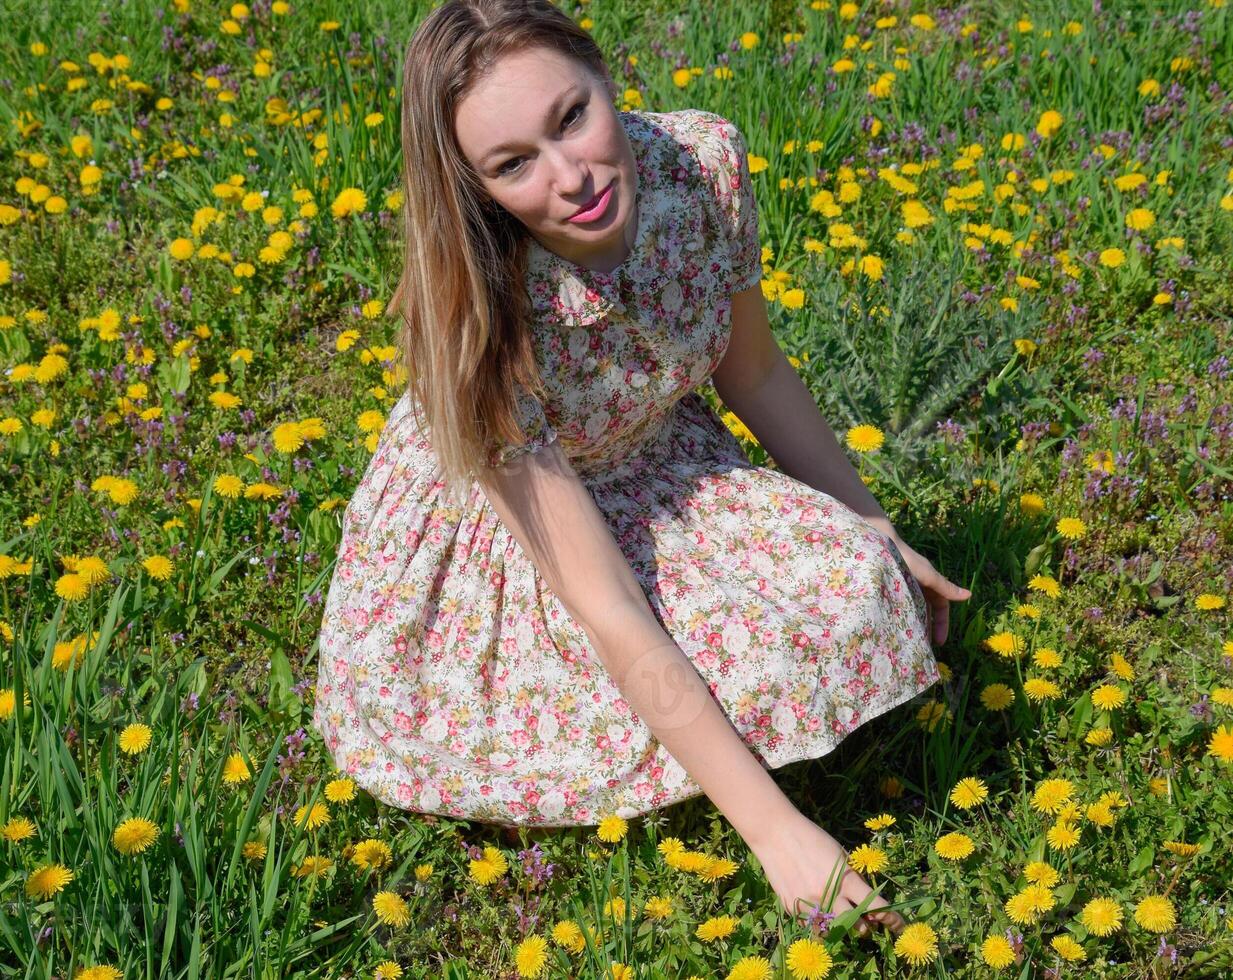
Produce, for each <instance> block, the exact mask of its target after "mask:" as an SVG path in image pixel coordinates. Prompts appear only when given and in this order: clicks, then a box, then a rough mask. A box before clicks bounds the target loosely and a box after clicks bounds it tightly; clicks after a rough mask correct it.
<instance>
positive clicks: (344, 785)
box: [325, 779, 355, 803]
mask: <svg viewBox="0 0 1233 980" xmlns="http://www.w3.org/2000/svg"><path fill="white" fill-rule="evenodd" d="M325 798H326V799H327V800H329V801H330V802H331V803H350V802H351V801H352V800H354V799H355V781H354V780H351V779H332V780H330V781H329V782H328V783H326V784H325Z"/></svg>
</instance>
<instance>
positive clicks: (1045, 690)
mask: <svg viewBox="0 0 1233 980" xmlns="http://www.w3.org/2000/svg"><path fill="white" fill-rule="evenodd" d="M1023 693H1024V694H1026V695H1027V698H1028V700H1029V701H1054V700H1056V699H1058V698H1060V697H1061V696H1062V689H1061V688H1060V687H1058V686H1057V685H1056V684H1055V683H1054V682H1053V681H1051V680H1049V679H1048V678H1045V677H1029V678H1028V679H1027V680H1026V681H1024V682H1023Z"/></svg>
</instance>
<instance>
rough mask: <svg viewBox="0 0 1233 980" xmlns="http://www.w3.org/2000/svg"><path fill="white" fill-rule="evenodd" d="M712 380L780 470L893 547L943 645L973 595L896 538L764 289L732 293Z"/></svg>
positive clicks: (936, 640) (754, 287)
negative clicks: (953, 608)
mask: <svg viewBox="0 0 1233 980" xmlns="http://www.w3.org/2000/svg"><path fill="white" fill-rule="evenodd" d="M711 381H712V383H713V384H714V385H715V391H716V393H717V394H718V395H719V397H720V398H721V399H722V400H723V403H724V404H725V405H726V406H727V407H728V408H730V409H731V410H732V411H733V412H734V413H735V414H736V416H737V418H739V419H740V420H741V421H742V422H744V423H745V425H746V426H748V428H749V431H750V432H752V433H753V434H754V437H755V438H756V439H757V440H758V443H759V444H760V445H761V446H762V447H763V448H764V449H765V450H766V451H767V452H768V453H770V455H771V456H772V457H773V458H774V460H775V462H776V464H777V465H778V466H779V468H780V470H782V471H783V472H784V473H786V474H787V475H788V476H790V477H792V478H793V479H796V480H799V481H801V482H802V483H805V484H807V485H809V486H811V487H813V488H814V489H815V490H820V491H822V492H823V493H827V494H830V496H832V497H834V498H835V499H836V500H839V501H842V502H843V503H844V504H846V505H847V506H848V507H850V508H852V510H854V511H856V513H858V514H860V515H861V517H863V518H864V519H865V520H866V521H868V522H869V523H870V524H871V525H873V526H874V527H876V528H877V529H878V530H879V531H881V532H882V533H883V534H884V535H886V536H887V537H888V538H890V540H891V541H892V542H894V544H895V547H896V548H898V549H899V553H900V554H901V555H903V558H904V560H905V562H906V563H907V565H908V568H909V570H910V571H911V572H912V574H913V576H914V577H915V578H916V579H917V581H918V582H919V583H920V585H921V590H922V591H923V592H924V593H925V598H926V600H927V601H928V603H929V607H930V609H931V611H932V613H933V635H934V642H936V643H938V644H941V643H943V642H944V641H945V639H946V631H947V625H948V620H949V607H948V603H949V602H950V601H952V600H953V601H961V600H963V599H966V598H968V597H969V596H971V594H972V593H971V592H970V591H968V590H967V589H962V588H960V587H959V586H957V585H955V584H954V583H952V582H949V581H948V580H947V579H945V578H944V577H943V576H942V575H941V574H940V573H939V572H938V571H937V570H936V569H934V567H933V565H932V564H931V563H930V562H929V561H928V560H927V559H926V558H924V557H923V556H922V555H920V554H919V553H918V552H916V551H915V550H914V549H913V548H911V547H910V546H909V545H908V544H907V543H906V542H905V541H904V540H903V539H902V538H901V537H900V536H899V533H898V531H896V530H895V528H894V526H893V525H892V524H891V522H890V519H889V518H888V517H887V516H886V512H885V511H884V510H883V509H882V507H881V505H880V504H879V503H878V501H877V498H875V497H874V495H873V494H872V493H870V492H869V488H868V487H866V486H865V484H864V482H863V481H862V480H861V478H860V474H859V473H857V471H856V469H855V468H854V467H853V466H852V464H851V462H850V461H849V460H848V457H847V455H846V454H845V453H844V451H843V449H842V447H840V445H839V440H838V439H837V438H836V437H835V433H834V432H833V431H832V430H831V427H830V426H829V425H828V424H827V422H826V419H824V418H823V417H822V413H821V411H819V409H818V405H817V403H816V402H815V401H814V398H813V395H811V394H810V393H809V389H808V388H807V387H806V386H805V382H804V381H802V380H801V377H800V375H799V374H797V372H796V369H795V368H794V367H793V366H792V364H791V363H790V362H789V361H788V359H787V358H786V357H785V356H784V353H783V351H782V350H781V349H780V347H779V344H778V342H777V341H776V340H775V336H774V334H772V333H771V327H770V322H769V319H768V317H767V310H766V299H765V298H764V297H763V295H762V287H761V285H760V284H759V285H756V286H752V287H751V288H749V289H743V290H741V291H740V292H737V293H733V294H732V329H731V336H730V339H729V341H728V349H727V351H725V353H724V356H723V360H721V361H720V362H719V366H718V367H716V369H715V372H714V374H713V375H712V378H711Z"/></svg>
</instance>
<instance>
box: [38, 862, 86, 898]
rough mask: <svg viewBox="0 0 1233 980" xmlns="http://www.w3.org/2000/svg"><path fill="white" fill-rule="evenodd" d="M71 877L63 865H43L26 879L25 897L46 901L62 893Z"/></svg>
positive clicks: (71, 873)
mask: <svg viewBox="0 0 1233 980" xmlns="http://www.w3.org/2000/svg"><path fill="white" fill-rule="evenodd" d="M73 877H74V875H73V872H72V871H70V870H69V869H68V868H66V867H65V866H64V865H63V864H44V865H42V866H40V867H38V868H36V869H35V870H34V871H32V872H30V876H29V877H28V878H27V879H26V897H27V898H39V899H42V900H43V901H46V900H47V899H49V898H51V897H52V896H53V895H57V894H59V893H60V892H62V891H63V890H64V886H65V885H67V884H68V883H69V882H70V881H72V880H73Z"/></svg>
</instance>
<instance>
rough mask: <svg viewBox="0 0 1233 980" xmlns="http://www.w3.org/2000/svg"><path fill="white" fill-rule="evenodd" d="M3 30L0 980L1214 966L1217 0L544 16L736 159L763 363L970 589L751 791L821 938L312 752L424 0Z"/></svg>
mask: <svg viewBox="0 0 1233 980" xmlns="http://www.w3.org/2000/svg"><path fill="white" fill-rule="evenodd" d="M0 6H3V8H4V12H5V17H4V25H5V26H4V30H3V32H2V33H0V123H2V125H3V129H2V130H0V366H2V367H3V372H2V374H0V458H2V460H3V468H0V978H24V980H35V978H37V980H68V978H85V980H116V978H121V977H122V978H125V980H137V978H142V980H156V978H157V980H197V978H219V980H222V978H240V977H244V978H259V980H273V978H327V977H328V978H337V977H345V978H360V977H363V978H376V980H390V978H397V977H405V978H421V977H432V978H438V977H440V978H445V980H462V978H482V977H491V978H501V980H513V978H522V977H541V978H575V977H586V978H600V977H603V978H612V980H633V978H659V977H663V978H672V980H678V978H681V980H686V978H702V980H767V978H772V977H774V978H791V980H817V978H821V977H833V978H856V977H926V976H933V977H943V976H945V977H956V978H985V977H1015V978H1020V980H1023V978H1029V977H1047V978H1064V977H1076V978H1078V977H1097V978H1105V977H1108V978H1113V977H1117V978H1123V977H1126V978H1131V977H1134V978H1143V977H1213V978H1215V977H1230V976H1233V895H1231V894H1230V886H1229V882H1230V879H1231V878H1233V854H1231V853H1230V847H1229V839H1230V835H1229V831H1228V825H1229V824H1230V822H1233V620H1231V617H1230V612H1231V611H1230V604H1229V599H1230V592H1231V591H1233V502H1231V501H1230V489H1231V487H1233V380H1231V375H1233V363H1231V362H1230V357H1231V354H1230V351H1231V348H1233V258H1231V256H1233V96H1231V94H1230V93H1231V92H1233V10H1231V9H1230V7H1229V6H1228V5H1227V4H1226V0H1159V2H1154V3H1150V4H1149V3H1140V2H1136V0H1117V2H1112V0H1103V2H1102V0H1089V2H1085V3H1074V2H1071V0H1059V2H1053V3H1041V2H1037V0H1028V2H1024V3H1017V4H1010V3H999V2H995V0H980V2H975V3H970V4H963V5H960V6H955V7H949V8H943V7H933V6H929V5H926V4H923V3H918V2H915V0H912V2H896V3H890V2H887V3H864V4H858V3H849V2H845V3H836V2H833V0H813V2H809V0H794V2H787V0H769V2H767V0H741V2H712V3H705V4H704V3H686V2H680V0H677V2H675V3H671V2H666V0H590V2H586V3H579V4H577V5H573V4H569V5H566V6H563V7H562V9H564V10H566V11H567V12H568V13H569V14H570V15H571V16H573V17H575V18H576V19H577V20H578V21H579V22H580V23H581V24H582V25H583V26H584V27H586V28H587V29H588V30H590V31H591V32H592V33H593V35H594V36H595V38H596V39H597V41H598V42H599V44H600V46H601V47H602V48H603V50H604V52H605V54H606V55H607V57H608V59H609V64H610V66H611V69H612V72H613V75H614V78H615V79H616V81H617V83H618V87H619V88H620V89H622V91H623V94H622V100H621V104H620V106H619V108H621V109H624V110H630V109H641V110H647V111H668V110H673V109H679V108H684V107H691V106H692V107H700V108H704V109H708V110H711V111H714V112H718V113H720V114H721V115H723V116H725V117H727V118H729V119H731V120H732V121H733V122H735V123H736V124H737V125H738V126H739V127H740V129H741V131H742V133H743V134H744V135H745V136H746V138H747V140H748V144H749V164H750V170H751V173H752V174H753V181H754V185H755V189H756V196H757V199H758V204H759V209H760V217H761V237H762V243H763V246H764V248H763V255H762V258H763V268H764V274H765V275H764V279H763V283H762V285H763V290H764V293H765V295H766V297H767V300H768V305H769V308H770V313H771V319H772V325H773V328H774V330H775V333H776V336H777V338H778V339H779V342H780V344H781V346H782V347H783V349H784V351H785V352H786V353H788V354H789V355H790V356H791V358H792V363H793V364H794V365H795V366H796V367H797V368H798V369H799V371H800V373H801V376H802V377H803V378H804V379H805V380H806V382H807V384H808V386H809V388H810V390H811V391H812V392H813V393H814V394H815V395H816V397H817V400H818V404H819V406H820V407H821V408H822V410H823V414H824V415H825V417H826V418H827V419H828V420H829V421H830V423H831V425H832V426H833V427H834V428H835V430H836V432H837V433H839V434H840V435H841V436H846V439H845V445H846V446H847V448H848V449H849V451H850V452H851V456H852V458H853V460H854V463H855V464H856V465H858V466H859V468H860V471H861V473H862V475H863V476H864V477H865V479H866V481H867V482H868V483H869V485H870V487H871V489H872V490H873V491H874V493H875V494H876V495H877V497H878V499H879V500H880V501H881V503H882V505H883V507H884V508H885V509H886V511H887V513H888V515H889V516H890V518H891V520H892V522H893V523H894V524H895V526H896V528H898V530H899V531H900V533H901V534H902V535H903V537H904V538H905V540H907V541H908V542H909V543H911V544H912V545H913V547H915V548H917V549H919V550H920V551H921V552H922V553H924V554H926V555H927V556H928V557H929V558H930V559H931V560H932V561H933V562H934V564H935V565H936V566H937V567H938V569H939V570H940V571H941V572H942V573H943V574H944V575H946V576H947V577H948V578H950V579H951V580H953V581H955V582H957V583H959V584H960V585H963V586H966V587H969V588H971V589H972V590H973V593H974V594H973V596H972V598H971V599H970V600H969V601H968V602H965V603H960V604H957V605H954V606H952V621H951V626H950V636H949V638H948V640H947V642H946V644H945V645H944V646H943V647H941V648H940V649H939V650H938V656H939V659H940V661H942V662H943V664H944V668H943V674H944V680H943V682H942V683H941V684H939V685H937V686H936V687H935V688H933V689H931V690H930V691H929V692H927V693H926V694H925V695H922V696H921V697H920V698H919V699H917V700H916V701H914V702H912V703H910V704H908V705H905V706H904V707H902V708H900V709H897V710H896V711H895V712H893V713H891V714H890V715H887V716H884V717H882V718H880V719H878V720H877V721H875V722H872V723H870V724H869V725H866V726H865V727H863V728H861V729H860V730H858V731H857V732H856V733H855V734H853V735H852V736H850V737H849V738H848V739H847V740H846V741H845V742H844V743H843V744H842V745H841V747H840V748H839V749H838V750H837V751H836V752H834V753H833V754H832V755H830V756H827V757H825V758H824V759H820V760H808V761H806V762H802V763H797V764H794V765H791V766H787V767H784V768H783V769H781V770H777V771H776V776H777V779H778V780H779V781H780V784H781V785H782V786H783V787H784V789H785V791H786V792H787V793H788V795H789V796H790V797H791V798H792V800H793V801H794V802H795V803H797V805H798V806H799V807H800V808H801V809H802V811H804V812H805V813H806V814H807V815H809V816H810V817H811V818H813V819H816V820H817V821H818V822H819V823H820V824H821V825H822V826H823V827H825V828H827V829H828V830H829V831H831V832H832V833H833V834H835V836H836V837H838V838H839V839H840V840H841V841H842V842H843V843H844V844H845V846H847V847H848V848H849V850H850V851H851V853H852V860H853V863H854V864H855V866H856V867H857V869H858V870H860V871H861V872H862V874H864V875H865V876H866V877H867V879H868V880H870V881H871V882H872V883H873V884H875V885H876V886H881V887H882V889H883V894H884V895H885V896H886V897H887V898H888V899H889V900H891V901H892V902H893V903H894V904H895V906H896V907H897V908H898V909H900V911H901V913H902V915H903V916H904V918H905V919H906V920H907V921H908V922H909V923H910V926H909V927H908V929H906V930H905V931H904V932H903V934H902V935H900V936H898V937H896V936H895V935H893V934H891V933H888V932H886V931H885V930H877V931H875V932H874V934H873V936H872V937H869V938H865V939H861V938H859V937H858V936H857V935H856V933H855V931H854V930H853V921H852V918H851V917H850V916H845V917H840V918H838V919H836V918H834V917H832V916H829V915H827V914H826V913H825V910H819V912H818V914H816V915H815V916H813V917H812V918H811V920H810V921H809V922H807V923H802V922H796V923H793V922H791V921H789V920H788V918H787V916H786V915H782V914H780V911H779V904H778V901H777V900H776V897H775V895H774V893H773V892H772V891H771V889H770V887H769V885H768V884H767V882H766V880H765V878H764V876H763V875H762V874H761V872H760V868H759V866H758V864H757V861H756V859H755V858H754V857H753V856H752V855H751V854H750V853H749V852H748V850H747V849H746V848H745V846H744V844H743V842H742V841H741V839H740V838H739V837H738V836H737V835H736V833H735V832H734V831H733V829H732V828H731V827H730V826H729V825H728V824H727V823H726V822H725V821H724V820H723V818H722V817H721V816H720V815H719V814H718V813H717V811H716V810H715V809H714V807H713V806H711V804H710V803H709V801H708V800H707V799H705V798H704V797H699V798H694V799H691V800H688V801H686V802H685V803H682V804H680V805H679V806H676V807H673V808H669V809H667V810H664V811H661V812H660V813H658V814H656V815H654V816H651V817H647V818H640V819H636V820H631V821H628V822H627V821H624V820H622V819H621V818H619V817H617V816H616V815H611V816H610V817H608V818H607V819H605V820H604V822H603V823H602V824H600V825H599V826H598V827H596V828H571V829H567V830H546V829H538V830H501V829H499V828H494V827H490V826H484V825H481V824H476V823H469V822H465V821H455V820H449V819H445V818H438V817H432V816H422V815H417V814H413V813H408V812H405V811H401V810H397V809H393V808H390V807H388V806H385V805H383V804H379V803H377V802H376V801H374V800H373V799H372V798H371V797H369V796H368V795H367V794H366V793H365V792H364V791H363V790H362V789H361V788H360V787H358V786H357V785H356V784H355V783H354V782H353V781H352V780H351V779H349V778H348V777H347V776H346V774H344V773H340V772H338V771H336V770H335V769H334V768H333V766H332V764H331V762H330V760H329V757H328V755H327V754H326V752H325V751H324V748H323V746H322V744H321V740H320V738H319V737H318V735H317V734H316V732H315V731H314V730H313V729H312V728H311V726H310V724H309V720H310V717H311V712H312V697H313V690H314V678H315V670H316V656H317V642H316V640H317V634H318V627H319V624H320V620H321V608H322V601H323V597H324V595H325V593H326V590H327V588H328V586H329V582H330V575H331V572H332V568H333V560H334V555H335V553H336V549H337V546H338V542H339V538H340V518H341V516H342V514H343V510H344V508H345V506H346V504H347V501H348V499H349V495H350V493H351V490H352V488H353V487H354V486H355V484H356V482H357V480H358V479H359V476H360V475H361V474H362V473H363V471H364V467H365V466H366V464H367V461H368V459H369V458H370V456H371V455H372V453H373V451H374V448H375V447H376V445H377V440H378V439H379V437H380V433H381V429H382V426H383V424H384V421H385V418H386V416H387V414H388V412H389V410H390V408H391V407H392V406H393V404H394V403H395V401H396V400H397V399H398V397H399V395H400V394H401V384H402V382H403V381H404V378H405V375H404V374H403V372H402V369H401V368H400V366H399V364H398V353H397V350H396V347H395V346H394V344H395V337H396V334H395V324H394V323H393V322H392V320H390V319H389V318H387V317H385V316H384V310H385V306H386V304H387V302H388V300H389V296H390V292H391V290H392V287H393V283H394V280H395V276H396V273H397V270H398V268H399V265H400V262H401V253H400V250H399V247H398V235H397V220H398V209H399V207H400V204H401V200H400V192H399V164H400V158H399V135H398V134H399V124H398V118H399V115H398V114H399V91H398V86H399V68H400V60H401V52H402V48H403V46H404V44H405V43H406V40H407V39H408V38H409V37H410V35H411V32H412V31H413V29H414V26H415V24H416V23H417V22H418V21H419V20H420V18H421V17H422V16H423V14H424V13H425V12H426V11H427V9H428V6H427V5H426V4H425V3H424V2H410V0H349V2H341V0H338V2H333V0H330V2H326V0H303V2H297V0H291V2H283V0H278V2H273V3H271V2H268V0H257V2H253V3H250V4H243V3H236V4H228V3H220V2H204V0H170V2H166V3H163V2H159V0H128V2H108V3H104V2H101V0H98V2H86V0H57V2H56V3H54V4H51V3H47V2H45V0H4V2H3V4H0ZM705 391H706V394H707V397H708V399H710V400H711V402H712V404H714V405H715V407H716V408H717V410H719V411H720V412H721V413H723V417H724V420H725V422H726V423H727V424H728V425H729V426H730V427H731V429H732V430H733V432H735V433H736V434H738V435H740V436H741V437H742V438H743V439H744V440H745V445H746V448H747V451H748V453H749V456H750V459H751V460H752V461H753V462H755V463H760V464H765V465H773V464H772V463H771V462H770V461H769V460H768V459H767V456H766V453H765V452H764V451H763V450H762V449H761V448H760V447H759V446H758V445H757V444H756V442H754V441H753V440H752V438H750V433H749V432H748V430H746V429H744V427H743V426H742V425H741V423H740V421H739V420H738V419H737V418H736V417H735V416H733V415H732V414H731V413H730V412H727V411H726V410H725V409H724V407H723V406H722V404H720V402H719V401H718V399H717V397H716V395H715V393H714V391H713V390H712V389H710V388H707V389H705Z"/></svg>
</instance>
